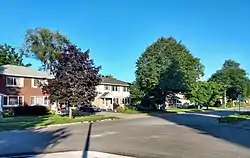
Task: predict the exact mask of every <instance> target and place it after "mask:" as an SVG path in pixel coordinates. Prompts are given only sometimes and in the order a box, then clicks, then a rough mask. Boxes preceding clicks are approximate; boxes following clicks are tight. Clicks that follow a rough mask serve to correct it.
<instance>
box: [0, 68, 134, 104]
mask: <svg viewBox="0 0 250 158" xmlns="http://www.w3.org/2000/svg"><path fill="white" fill-rule="evenodd" d="M51 78H53V77H52V76H50V75H49V74H47V73H46V72H41V71H37V70H33V69H30V68H28V67H24V66H15V65H4V66H0V103H1V104H0V105H3V107H15V106H32V105H43V106H49V105H50V101H49V99H48V95H47V94H44V93H43V92H42V89H41V88H40V87H39V86H38V85H39V82H45V83H46V80H47V79H51ZM128 88H129V84H128V83H127V82H124V81H121V80H117V79H115V78H114V77H102V82H101V84H100V85H98V86H97V87H96V91H97V93H98V94H97V96H96V97H95V99H94V101H93V102H92V104H93V105H96V106H99V107H101V108H104V109H114V107H113V105H114V103H116V104H119V105H122V106H123V105H127V104H129V102H130V99H129V97H130V93H129V90H128Z"/></svg>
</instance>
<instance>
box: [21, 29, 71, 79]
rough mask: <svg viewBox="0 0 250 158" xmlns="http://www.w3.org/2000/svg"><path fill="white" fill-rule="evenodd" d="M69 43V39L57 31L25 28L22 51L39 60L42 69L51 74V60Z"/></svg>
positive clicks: (52, 69)
mask: <svg viewBox="0 0 250 158" xmlns="http://www.w3.org/2000/svg"><path fill="white" fill-rule="evenodd" d="M69 44H70V41H69V39H68V38H67V37H65V36H64V35H62V34H60V33H59V32H57V31H52V30H49V29H46V28H35V29H29V30H27V32H26V36H25V42H24V47H23V51H24V52H26V53H27V54H28V55H29V56H31V57H35V58H36V59H38V60H40V61H41V62H42V69H43V70H45V71H47V72H49V73H51V74H53V73H54V72H53V71H54V68H53V67H52V65H53V64H52V62H54V61H55V60H56V58H57V56H58V55H59V54H60V52H61V51H62V50H63V49H64V48H65V47H66V46H67V45H69Z"/></svg>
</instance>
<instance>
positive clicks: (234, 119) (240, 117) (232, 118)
mask: <svg viewBox="0 0 250 158" xmlns="http://www.w3.org/2000/svg"><path fill="white" fill-rule="evenodd" d="M246 119H250V115H249V114H244V113H242V114H233V115H229V116H226V117H221V118H218V122H219V123H231V124H236V123H238V122H240V121H244V120H246Z"/></svg>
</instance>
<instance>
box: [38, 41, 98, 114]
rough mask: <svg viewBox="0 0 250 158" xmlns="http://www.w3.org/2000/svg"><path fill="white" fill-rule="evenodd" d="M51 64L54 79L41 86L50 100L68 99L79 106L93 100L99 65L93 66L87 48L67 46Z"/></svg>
mask: <svg viewBox="0 0 250 158" xmlns="http://www.w3.org/2000/svg"><path fill="white" fill-rule="evenodd" d="M53 66H54V67H55V72H54V74H55V76H54V79H51V80H49V81H48V84H47V85H45V86H43V91H44V92H45V93H47V94H49V95H50V99H51V101H58V102H66V101H68V102H69V105H70V106H79V105H88V104H90V103H91V102H92V101H93V100H94V98H95V97H96V95H97V94H96V91H95V90H96V86H97V85H98V84H99V83H100V82H101V77H100V75H99V70H100V68H101V67H100V66H95V64H94V62H93V60H92V59H90V58H89V50H87V51H85V52H82V51H81V50H80V49H79V48H77V47H76V46H74V45H70V46H67V48H65V49H64V51H63V52H61V53H60V55H59V56H58V57H57V60H56V61H55V62H53ZM70 115H71V114H70Z"/></svg>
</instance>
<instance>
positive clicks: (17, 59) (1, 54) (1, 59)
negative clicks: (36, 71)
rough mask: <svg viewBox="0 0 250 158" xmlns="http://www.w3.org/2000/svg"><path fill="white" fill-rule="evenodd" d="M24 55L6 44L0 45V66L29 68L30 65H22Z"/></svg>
mask: <svg viewBox="0 0 250 158" xmlns="http://www.w3.org/2000/svg"><path fill="white" fill-rule="evenodd" d="M23 57H24V55H23V54H22V53H19V52H16V51H15V48H13V47H12V46H10V45H7V44H0V66H1V65H7V64H11V65H18V66H27V67H28V66H31V64H24V63H23Z"/></svg>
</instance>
